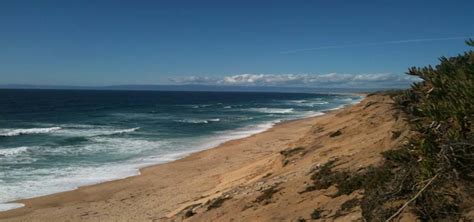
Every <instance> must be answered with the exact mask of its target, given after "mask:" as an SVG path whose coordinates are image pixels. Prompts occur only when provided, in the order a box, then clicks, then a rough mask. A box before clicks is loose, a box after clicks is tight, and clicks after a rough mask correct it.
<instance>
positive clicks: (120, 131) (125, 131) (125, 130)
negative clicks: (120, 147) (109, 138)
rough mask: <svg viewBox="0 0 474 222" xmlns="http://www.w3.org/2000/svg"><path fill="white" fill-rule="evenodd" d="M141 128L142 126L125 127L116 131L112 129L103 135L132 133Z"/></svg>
mask: <svg viewBox="0 0 474 222" xmlns="http://www.w3.org/2000/svg"><path fill="white" fill-rule="evenodd" d="M139 129H140V127H135V128H130V129H123V130H116V131H112V132H110V133H108V134H103V135H115V134H123V133H131V132H135V131H137V130H139Z"/></svg>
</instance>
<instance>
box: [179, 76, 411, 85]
mask: <svg viewBox="0 0 474 222" xmlns="http://www.w3.org/2000/svg"><path fill="white" fill-rule="evenodd" d="M415 80H416V78H415V77H413V76H408V75H402V74H391V73H378V74H340V73H328V74H238V75H230V76H223V77H209V76H190V77H184V78H180V79H172V81H173V82H175V83H178V84H206V85H235V86H306V87H324V86H331V87H335V86H337V87H346V86H364V85H369V86H374V87H376V86H378V85H379V86H401V85H402V86H406V85H408V84H410V83H411V82H413V81H415Z"/></svg>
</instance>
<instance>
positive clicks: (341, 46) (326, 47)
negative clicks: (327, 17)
mask: <svg viewBox="0 0 474 222" xmlns="http://www.w3.org/2000/svg"><path fill="white" fill-rule="evenodd" d="M468 38H471V36H462V37H447V38H433V39H405V40H395V41H386V42H372V43H361V44H351V45H331V46H321V47H315V48H307V49H295V50H289V51H284V52H280V54H292V53H297V52H305V51H317V50H321V49H341V48H348V47H363V46H378V45H394V44H404V43H414V42H434V41H449V40H459V39H468Z"/></svg>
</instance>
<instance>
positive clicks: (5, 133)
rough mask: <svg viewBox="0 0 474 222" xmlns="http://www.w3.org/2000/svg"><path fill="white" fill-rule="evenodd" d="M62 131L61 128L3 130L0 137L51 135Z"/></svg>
mask: <svg viewBox="0 0 474 222" xmlns="http://www.w3.org/2000/svg"><path fill="white" fill-rule="evenodd" d="M60 129H61V127H48V128H30V129H3V130H1V131H0V136H19V135H27V134H41V133H51V132H53V131H58V130H60Z"/></svg>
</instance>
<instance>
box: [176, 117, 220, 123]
mask: <svg viewBox="0 0 474 222" xmlns="http://www.w3.org/2000/svg"><path fill="white" fill-rule="evenodd" d="M219 121H221V119H219V118H215V119H181V120H175V122H179V123H194V124H206V123H210V122H219Z"/></svg>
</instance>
